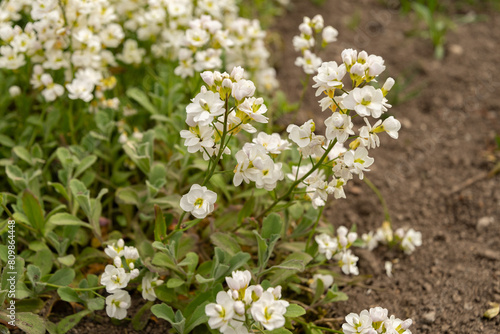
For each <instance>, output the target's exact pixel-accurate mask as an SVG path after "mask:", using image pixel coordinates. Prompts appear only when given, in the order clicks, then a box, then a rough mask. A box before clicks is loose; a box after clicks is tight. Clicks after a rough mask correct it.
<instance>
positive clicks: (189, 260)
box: [179, 252, 199, 273]
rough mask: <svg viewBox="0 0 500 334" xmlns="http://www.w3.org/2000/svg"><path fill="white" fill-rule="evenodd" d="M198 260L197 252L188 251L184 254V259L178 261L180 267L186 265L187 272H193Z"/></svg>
mask: <svg viewBox="0 0 500 334" xmlns="http://www.w3.org/2000/svg"><path fill="white" fill-rule="evenodd" d="M198 261H199V256H198V254H196V253H193V252H189V253H187V254H186V257H185V258H184V260H182V261H181V262H179V266H180V267H182V266H187V267H188V272H189V273H193V272H194V271H195V269H196V266H197V265H198Z"/></svg>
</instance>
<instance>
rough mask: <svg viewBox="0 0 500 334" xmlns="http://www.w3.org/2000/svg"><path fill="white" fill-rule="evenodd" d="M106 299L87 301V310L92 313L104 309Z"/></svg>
mask: <svg viewBox="0 0 500 334" xmlns="http://www.w3.org/2000/svg"><path fill="white" fill-rule="evenodd" d="M104 302H105V301H104V299H102V298H91V299H88V300H87V308H88V309H89V310H91V311H100V310H102V309H104Z"/></svg>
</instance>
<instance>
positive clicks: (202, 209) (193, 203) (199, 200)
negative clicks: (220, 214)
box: [180, 184, 217, 218]
mask: <svg viewBox="0 0 500 334" xmlns="http://www.w3.org/2000/svg"><path fill="white" fill-rule="evenodd" d="M216 200H217V194H216V193H215V192H213V191H211V190H208V189H207V187H202V186H200V185H198V184H193V185H192V186H191V189H190V190H189V192H188V193H187V194H185V195H184V196H182V198H181V203H180V205H181V208H182V210H184V211H186V212H190V213H191V214H192V215H193V216H195V217H196V218H205V217H206V216H207V215H208V214H210V213H211V212H212V211H214V203H215V201H216Z"/></svg>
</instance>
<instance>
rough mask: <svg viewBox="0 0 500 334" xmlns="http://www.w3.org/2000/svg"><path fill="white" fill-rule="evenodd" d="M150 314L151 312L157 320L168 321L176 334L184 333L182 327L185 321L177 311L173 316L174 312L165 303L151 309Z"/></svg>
mask: <svg viewBox="0 0 500 334" xmlns="http://www.w3.org/2000/svg"><path fill="white" fill-rule="evenodd" d="M151 312H153V314H154V315H155V316H157V317H158V318H160V319H163V320H166V321H168V322H169V323H170V324H171V325H172V327H173V328H174V329H175V330H176V331H177V333H179V334H184V333H185V332H184V326H185V323H186V319H185V318H184V317H183V316H182V314H181V313H180V312H179V311H178V312H177V314H174V310H173V309H172V308H171V307H170V306H168V305H167V304H165V303H161V304H157V305H154V306H153V307H151Z"/></svg>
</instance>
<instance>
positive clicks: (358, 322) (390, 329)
mask: <svg viewBox="0 0 500 334" xmlns="http://www.w3.org/2000/svg"><path fill="white" fill-rule="evenodd" d="M345 321H346V323H344V324H343V325H342V330H343V332H344V334H379V333H387V334H411V331H410V330H409V329H408V328H409V327H410V326H411V324H412V320H411V319H406V320H404V321H403V320H401V319H398V318H396V317H395V316H394V315H391V316H390V317H389V316H388V310H387V309H385V308H382V307H374V308H371V309H370V310H369V311H368V310H363V311H361V313H360V314H356V313H349V314H348V315H347V316H346V317H345Z"/></svg>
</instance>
